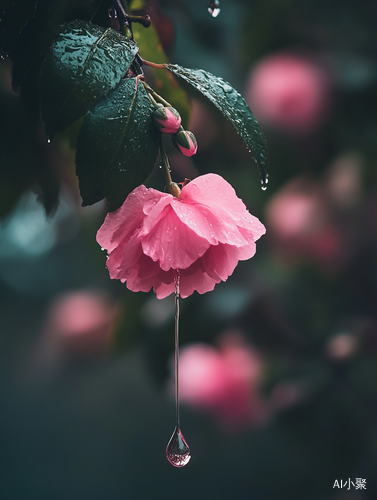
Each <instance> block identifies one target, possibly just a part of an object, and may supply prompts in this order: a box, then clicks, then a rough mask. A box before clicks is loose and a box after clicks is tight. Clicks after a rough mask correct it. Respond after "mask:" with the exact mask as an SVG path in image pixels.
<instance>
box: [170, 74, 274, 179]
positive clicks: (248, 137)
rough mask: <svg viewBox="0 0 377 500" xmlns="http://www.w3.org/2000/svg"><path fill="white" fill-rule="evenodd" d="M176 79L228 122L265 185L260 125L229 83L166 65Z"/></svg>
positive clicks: (264, 151) (265, 167) (266, 157)
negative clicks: (210, 104) (241, 141)
mask: <svg viewBox="0 0 377 500" xmlns="http://www.w3.org/2000/svg"><path fill="white" fill-rule="evenodd" d="M166 67H167V68H168V69H169V70H170V71H171V72H172V73H174V75H175V76H177V77H178V79H181V80H184V81H185V82H186V83H187V84H189V85H190V86H191V87H193V88H194V89H195V90H197V91H198V92H200V93H201V94H202V95H203V96H204V97H206V98H207V99H208V100H209V101H210V102H211V103H212V104H214V105H215V106H216V108H217V109H219V110H220V111H221V113H222V114H223V115H224V116H225V117H226V118H227V119H228V120H229V121H230V123H231V124H232V126H233V128H234V129H235V130H236V132H237V133H238V134H239V135H240V136H241V138H242V140H243V142H244V143H245V145H246V147H247V149H248V150H249V151H250V153H251V154H252V156H253V158H254V161H255V163H256V164H257V166H258V168H259V172H260V175H261V180H262V184H263V185H265V184H266V183H267V163H268V155H267V145H266V140H265V137H264V134H263V131H262V129H261V126H260V125H259V122H258V121H257V119H256V118H255V116H254V115H253V113H252V112H251V111H250V108H249V106H248V105H247V103H246V101H245V99H244V98H243V97H242V95H241V94H240V93H239V92H237V90H235V89H234V88H233V87H232V86H231V85H230V84H229V83H227V82H226V81H225V80H223V79H222V78H219V77H217V76H215V75H212V74H211V73H208V72H207V71H204V70H199V69H188V68H183V67H182V66H178V65H176V64H166Z"/></svg>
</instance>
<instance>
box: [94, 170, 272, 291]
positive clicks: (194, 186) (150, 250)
mask: <svg viewBox="0 0 377 500" xmlns="http://www.w3.org/2000/svg"><path fill="white" fill-rule="evenodd" d="M264 233H265V228H264V226H263V224H261V222H259V220H258V219H257V218H256V217H254V216H252V215H251V214H250V213H249V212H248V210H247V209H246V207H245V205H244V203H243V202H242V201H241V200H240V199H239V198H238V197H237V195H236V193H235V191H234V189H233V188H232V186H231V185H230V184H228V183H227V182H226V181H225V180H224V179H223V178H222V177H220V176H219V175H216V174H207V175H203V176H200V177H197V178H196V179H195V180H193V181H191V182H189V183H188V184H186V185H184V186H183V188H182V192H181V194H180V197H179V198H175V197H174V196H172V195H171V194H168V193H162V192H160V191H156V190H155V189H147V188H146V187H145V186H139V187H137V188H136V189H135V190H134V191H133V192H132V193H130V194H129V195H128V197H127V199H126V200H125V202H124V203H123V205H122V206H121V207H120V208H119V209H118V210H116V211H115V212H112V213H109V214H108V215H107V216H106V219H105V222H104V223H103V225H102V227H101V228H100V229H99V231H98V233H97V241H98V243H99V244H100V245H101V247H103V248H106V249H107V251H108V253H109V256H108V259H107V268H108V270H109V273H110V277H111V278H112V279H120V280H121V281H122V283H124V282H126V285H127V287H128V288H129V289H130V290H132V291H134V292H138V291H143V292H147V291H149V290H150V289H151V287H153V290H154V292H155V293H156V295H157V298H159V299H162V298H164V297H166V296H168V295H170V294H171V293H173V292H174V289H175V285H174V279H175V274H176V272H177V271H179V273H180V292H181V296H182V297H183V298H185V297H188V296H189V295H191V294H192V293H193V292H194V290H196V291H198V292H199V293H205V292H208V291H210V290H213V288H214V286H215V284H216V283H219V282H220V281H225V280H226V279H227V278H228V276H230V275H231V274H232V273H233V271H234V268H235V267H236V265H237V263H238V261H239V260H246V259H249V258H250V257H252V256H253V255H254V254H255V241H256V240H257V239H258V238H260V236H262V235H263V234H264Z"/></svg>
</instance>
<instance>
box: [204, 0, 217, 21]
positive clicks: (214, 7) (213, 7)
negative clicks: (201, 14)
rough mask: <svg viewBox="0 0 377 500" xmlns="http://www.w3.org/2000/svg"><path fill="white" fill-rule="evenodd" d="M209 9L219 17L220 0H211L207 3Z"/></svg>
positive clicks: (213, 15) (214, 15) (212, 14)
mask: <svg viewBox="0 0 377 500" xmlns="http://www.w3.org/2000/svg"><path fill="white" fill-rule="evenodd" d="M207 10H208V12H209V13H210V14H211V16H212V17H217V16H218V15H219V14H220V1H219V0H209V1H208V4H207Z"/></svg>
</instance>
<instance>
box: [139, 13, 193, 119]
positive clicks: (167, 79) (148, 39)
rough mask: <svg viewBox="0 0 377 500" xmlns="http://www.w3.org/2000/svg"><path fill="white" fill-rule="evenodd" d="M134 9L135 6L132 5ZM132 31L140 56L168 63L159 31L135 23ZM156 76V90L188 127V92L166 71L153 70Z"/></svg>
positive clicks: (156, 61)
mask: <svg viewBox="0 0 377 500" xmlns="http://www.w3.org/2000/svg"><path fill="white" fill-rule="evenodd" d="M132 7H133V8H135V7H134V5H132ZM132 31H133V34H134V37H135V40H136V42H137V43H138V45H139V49H140V50H139V51H140V55H141V57H142V58H143V59H146V60H147V61H152V62H155V63H167V62H168V58H167V56H166V54H165V52H164V49H163V48H162V45H161V42H160V39H159V37H158V34H157V31H156V29H155V28H154V26H153V24H152V25H151V26H149V28H144V27H143V26H142V25H141V24H137V23H134V24H133V25H132ZM151 69H152V72H153V76H154V79H155V81H154V90H155V91H156V92H157V93H158V94H160V95H161V96H162V97H163V98H164V99H165V100H166V101H168V102H169V103H170V104H171V105H172V106H173V108H176V109H177V110H178V111H179V114H180V115H181V118H182V125H183V127H185V128H187V127H188V122H189V118H190V110H191V106H190V103H189V100H188V97H187V94H186V92H185V91H184V90H183V89H182V88H181V87H180V86H179V84H178V82H177V80H176V79H175V78H174V77H173V76H172V74H171V73H168V72H167V71H165V70H164V69H157V68H151Z"/></svg>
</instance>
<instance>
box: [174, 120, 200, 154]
mask: <svg viewBox="0 0 377 500" xmlns="http://www.w3.org/2000/svg"><path fill="white" fill-rule="evenodd" d="M172 141H173V145H174V146H175V147H176V148H177V149H178V151H180V152H181V153H182V154H183V155H185V156H192V155H194V154H195V153H196V151H197V149H198V143H197V142H196V139H195V136H194V134H193V133H192V132H189V131H188V130H184V129H183V128H182V127H181V128H180V130H179V131H178V132H177V133H176V134H175V135H174V136H173V137H172Z"/></svg>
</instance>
